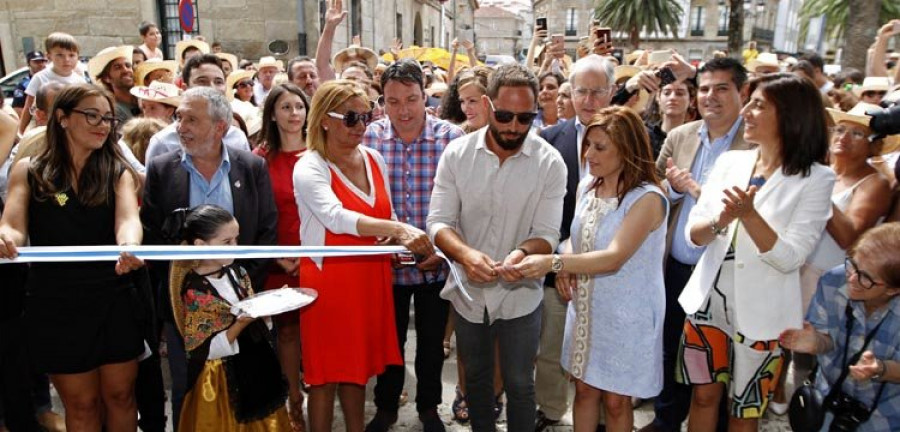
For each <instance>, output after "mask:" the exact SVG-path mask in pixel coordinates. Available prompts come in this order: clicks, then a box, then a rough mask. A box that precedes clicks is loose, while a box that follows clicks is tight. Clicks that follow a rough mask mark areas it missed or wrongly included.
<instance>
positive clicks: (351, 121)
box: [328, 111, 372, 128]
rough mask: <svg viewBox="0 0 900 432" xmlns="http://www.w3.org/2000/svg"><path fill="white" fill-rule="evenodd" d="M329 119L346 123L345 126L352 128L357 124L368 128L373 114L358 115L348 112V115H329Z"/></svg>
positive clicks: (332, 113)
mask: <svg viewBox="0 0 900 432" xmlns="http://www.w3.org/2000/svg"><path fill="white" fill-rule="evenodd" d="M328 117H331V118H336V119H340V120H343V121H344V126H347V127H348V128H351V127H353V126H356V124H357V123H359V122H362V124H363V125H364V126H368V125H369V123H371V122H372V113H371V112H367V113H358V112H356V111H347V114H338V113H336V112H330V113H328Z"/></svg>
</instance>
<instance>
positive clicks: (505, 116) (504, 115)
mask: <svg viewBox="0 0 900 432" xmlns="http://www.w3.org/2000/svg"><path fill="white" fill-rule="evenodd" d="M488 103H489V104H490V105H491V111H493V112H494V118H496V119H497V121H498V122H500V123H504V124H505V123H509V122H511V121H513V119H514V118H515V119H516V121H518V122H519V124H520V125H522V126H526V125H530V124H531V123H533V122H534V118H535V117H537V114H538V113H536V112H523V113H514V112H512V111H504V110H497V109H496V108H494V102H493V101H492V100H491V99H490V98H488Z"/></svg>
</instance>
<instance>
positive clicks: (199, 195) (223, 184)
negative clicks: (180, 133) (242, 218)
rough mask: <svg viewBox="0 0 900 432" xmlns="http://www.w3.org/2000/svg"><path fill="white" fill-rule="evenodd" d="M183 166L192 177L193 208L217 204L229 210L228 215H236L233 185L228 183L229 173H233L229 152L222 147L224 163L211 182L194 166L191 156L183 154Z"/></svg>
mask: <svg viewBox="0 0 900 432" xmlns="http://www.w3.org/2000/svg"><path fill="white" fill-rule="evenodd" d="M181 166H182V167H184V169H185V171H187V172H188V174H189V176H190V179H191V180H190V183H191V185H190V195H189V198H188V201H189V202H190V205H191V208H194V207H197V206H198V205H200V204H215V205H217V206H219V207H222V208H223V209H225V210H228V213H231V214H234V199H233V197H232V196H231V185H230V184H229V183H228V173H229V172H230V171H231V159H229V158H228V151H226V150H225V147H224V146H222V163H221V164H220V165H219V169H217V170H216V173H215V174H213V178H212V180H210V181H207V180H206V177H203V174H200V171H198V170H197V167H195V166H194V160H193V159H191V155H189V154H187V153H186V152H184V151H182V152H181Z"/></svg>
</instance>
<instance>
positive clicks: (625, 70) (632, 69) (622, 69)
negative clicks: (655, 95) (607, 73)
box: [613, 65, 650, 113]
mask: <svg viewBox="0 0 900 432" xmlns="http://www.w3.org/2000/svg"><path fill="white" fill-rule="evenodd" d="M642 71H643V69H641V68H639V67H637V66H631V65H622V66H616V67H615V69H613V74H614V75H613V77H614V78H613V79H614V80H615V82H617V83H618V82H619V80H628V79H631V77H633V76H635V75H637V74H639V73H641V72H642ZM648 103H650V93H648V92H647V90H644V89H643V88H641V89H639V90H638V101H637V103H636V104H635V105H634V107H633V108H634V110H635V111H637V112H638V113H640V112H641V111H643V110H644V108H646V107H647V104H648Z"/></svg>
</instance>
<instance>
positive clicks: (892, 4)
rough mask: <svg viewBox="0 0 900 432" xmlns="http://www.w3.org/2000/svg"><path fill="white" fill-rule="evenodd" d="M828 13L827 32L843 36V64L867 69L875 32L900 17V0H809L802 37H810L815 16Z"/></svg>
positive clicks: (802, 12)
mask: <svg viewBox="0 0 900 432" xmlns="http://www.w3.org/2000/svg"><path fill="white" fill-rule="evenodd" d="M820 15H824V16H825V35H826V36H828V37H830V38H832V39H834V40H843V41H844V43H843V47H844V50H843V58H842V59H841V65H842V66H843V67H854V68H857V69H859V70H865V66H866V50H867V49H868V48H869V46H870V45H871V44H872V42H873V41H874V38H875V32H876V31H878V28H879V27H880V26H881V25H882V24H884V23H886V22H887V21H889V20H891V19H893V18H898V17H900V1H897V0H881V1H880V2H879V1H878V0H806V1H804V2H803V6H802V7H801V9H800V21H801V23H803V24H802V25H801V27H800V38H801V39H800V40H801V41H802V40H805V39H806V33H807V31H808V30H809V20H810V19H811V18H814V17H817V16H820Z"/></svg>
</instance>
